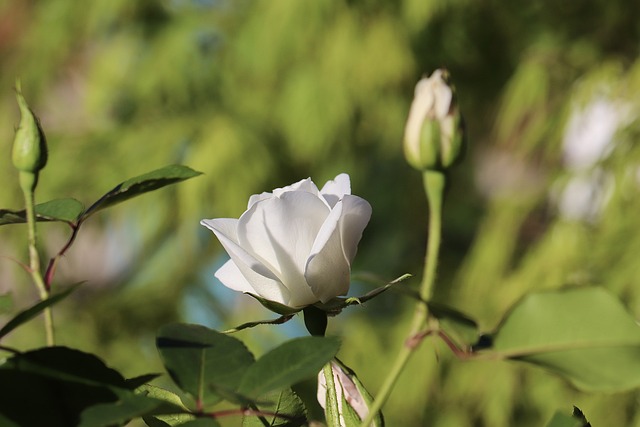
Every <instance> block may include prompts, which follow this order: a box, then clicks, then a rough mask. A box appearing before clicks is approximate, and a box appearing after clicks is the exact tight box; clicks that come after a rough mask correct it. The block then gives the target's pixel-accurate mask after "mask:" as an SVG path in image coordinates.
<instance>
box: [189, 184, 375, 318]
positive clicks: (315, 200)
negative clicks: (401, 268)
mask: <svg viewBox="0 0 640 427" xmlns="http://www.w3.org/2000/svg"><path fill="white" fill-rule="evenodd" d="M370 217H371V205H369V203H368V202H367V201H366V200H364V199H362V198H361V197H358V196H353V195H351V184H350V181H349V175H347V174H340V175H338V176H337V177H336V178H335V179H334V180H332V181H328V182H327V183H326V184H325V185H324V187H322V190H318V187H316V185H315V184H314V183H313V181H311V179H310V178H307V179H304V180H302V181H299V182H297V183H295V184H292V185H289V186H287V187H283V188H277V189H275V190H273V192H271V193H262V194H255V195H253V196H251V197H250V198H249V204H248V206H247V210H246V211H245V212H244V213H243V214H242V215H241V216H240V218H239V219H234V218H217V219H205V220H202V221H201V224H202V225H204V226H205V227H207V228H208V229H210V230H211V231H213V233H214V234H215V235H216V237H217V238H218V239H219V240H220V243H221V244H222V246H223V247H224V248H225V250H226V251H227V253H228V254H229V256H230V257H231V259H230V260H229V261H227V262H226V263H225V264H224V265H223V266H222V267H220V269H219V270H218V271H217V272H216V273H215V276H216V277H217V278H218V279H219V280H220V281H221V282H222V284H223V285H225V286H226V287H228V288H230V289H233V290H235V291H240V292H245V293H249V294H252V295H255V296H258V297H260V298H263V299H265V300H269V301H273V302H276V303H279V304H282V305H285V306H288V307H290V308H294V309H295V308H303V307H305V306H307V305H311V304H314V303H316V302H318V301H320V302H323V303H325V302H327V301H329V300H330V299H332V298H334V297H336V296H338V295H345V294H346V293H347V291H348V290H349V282H350V274H351V262H352V261H353V258H354V257H355V255H356V251H357V246H358V242H359V241H360V238H361V237H362V231H363V230H364V228H365V227H366V226H367V223H368V222H369V219H370Z"/></svg>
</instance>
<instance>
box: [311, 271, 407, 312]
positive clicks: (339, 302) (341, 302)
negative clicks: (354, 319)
mask: <svg viewBox="0 0 640 427" xmlns="http://www.w3.org/2000/svg"><path fill="white" fill-rule="evenodd" d="M409 277H411V275H410V274H403V275H402V276H400V277H398V278H397V279H394V280H392V281H391V282H389V283H387V284H385V285H383V286H380V287H378V288H375V289H373V290H371V291H369V292H367V293H366V294H364V295H362V296H359V297H346V298H345V297H336V298H333V299H331V300H329V301H327V302H326V303H316V304H314V306H315V307H316V308H319V309H320V310H322V311H325V312H326V313H327V315H329V316H336V315H338V314H340V312H341V311H342V310H343V309H344V308H346V307H349V306H350V305H356V304H357V305H360V304H363V303H365V302H367V301H369V300H370V299H373V298H375V297H377V296H378V295H380V294H381V293H383V292H384V291H386V290H387V289H389V288H390V287H392V286H394V285H397V284H398V283H400V282H402V281H404V280H406V279H408V278H409Z"/></svg>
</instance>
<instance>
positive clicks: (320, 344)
mask: <svg viewBox="0 0 640 427" xmlns="http://www.w3.org/2000/svg"><path fill="white" fill-rule="evenodd" d="M339 347H340V341H339V340H338V339H337V338H334V337H330V338H324V337H305V338H296V339H293V340H291V341H287V342H286V343H284V344H282V345H280V346H279V347H276V348H275V349H273V350H271V351H270V352H268V353H267V354H265V355H264V356H262V357H261V358H260V359H258V360H257V361H256V362H255V363H254V364H253V365H251V366H250V367H249V369H247V371H246V373H245V375H244V377H243V378H242V383H241V384H240V388H239V389H238V392H239V393H241V394H244V395H246V396H248V397H258V396H260V395H263V394H265V393H268V392H270V391H275V390H281V389H284V388H288V387H291V386H292V385H293V384H295V383H297V382H298V381H301V380H303V379H305V378H309V377H312V376H314V375H318V372H319V371H320V369H322V366H324V364H325V363H327V362H328V361H329V360H331V359H332V358H333V357H334V356H335V355H336V353H337V352H338V348H339Z"/></svg>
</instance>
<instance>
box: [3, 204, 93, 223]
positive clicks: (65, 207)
mask: <svg viewBox="0 0 640 427" xmlns="http://www.w3.org/2000/svg"><path fill="white" fill-rule="evenodd" d="M82 212H84V206H83V205H82V203H80V202H79V201H77V200H76V199H71V198H68V199H55V200H51V201H48V202H45V203H40V204H38V205H36V206H35V213H36V220H37V221H60V222H67V223H73V222H75V221H76V220H77V219H78V218H79V217H80V215H82ZM26 222H27V214H26V211H25V210H24V209H23V210H17V211H16V210H10V209H0V225H6V224H24V223H26Z"/></svg>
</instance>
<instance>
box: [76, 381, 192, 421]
mask: <svg viewBox="0 0 640 427" xmlns="http://www.w3.org/2000/svg"><path fill="white" fill-rule="evenodd" d="M117 395H118V400H117V401H115V402H110V403H101V404H97V405H94V406H91V407H89V408H87V409H85V410H84V411H83V412H82V414H81V416H80V424H79V427H109V426H112V425H124V424H125V423H126V422H128V421H130V420H132V419H133V418H138V417H142V416H152V415H161V414H174V413H181V412H184V410H183V409H182V408H180V407H178V406H174V405H171V404H170V403H168V402H166V401H163V400H159V399H154V398H152V397H147V396H143V395H141V394H134V393H132V392H130V391H124V390H122V391H119V392H118V393H117Z"/></svg>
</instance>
